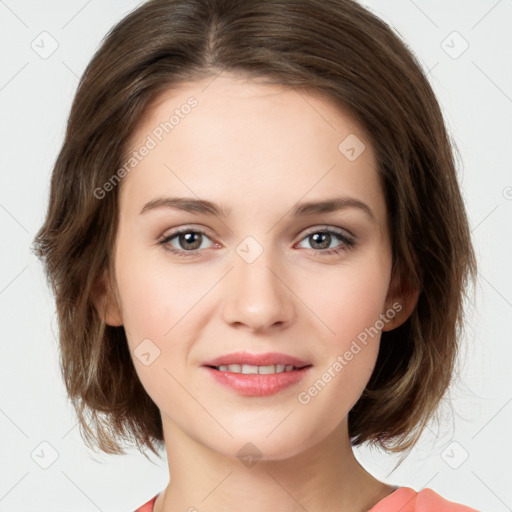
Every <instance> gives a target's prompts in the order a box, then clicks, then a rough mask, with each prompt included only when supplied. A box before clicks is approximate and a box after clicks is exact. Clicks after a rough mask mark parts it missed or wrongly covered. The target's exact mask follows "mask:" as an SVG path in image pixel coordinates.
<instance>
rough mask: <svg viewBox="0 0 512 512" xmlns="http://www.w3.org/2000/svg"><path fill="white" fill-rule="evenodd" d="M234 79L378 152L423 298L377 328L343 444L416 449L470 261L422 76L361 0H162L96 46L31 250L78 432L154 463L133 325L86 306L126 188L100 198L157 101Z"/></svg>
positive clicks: (398, 232)
mask: <svg viewBox="0 0 512 512" xmlns="http://www.w3.org/2000/svg"><path fill="white" fill-rule="evenodd" d="M224 70H226V71H231V72H236V73H241V74H244V75H246V76H248V77H252V78H257V77H259V78H264V79H265V80H266V81H267V82H268V83H275V84H281V85H285V86H290V87H293V88H295V89H296V90H304V91H308V90H309V91H316V92H319V93H321V94H324V95H325V96H326V97H328V98H330V99H332V100H334V101H335V102H336V104H338V105H339V106H340V107H342V108H343V109H344V110H345V111H347V110H348V112H350V113H351V114H352V115H353V117H354V119H355V120H357V121H358V122H359V123H360V125H361V126H362V127H363V128H364V129H365V130H366V133H367V134H368V137H369V140H370V141H371V143H372V144H373V147H374V150H375V154H376V158H377V162H378V170H379V174H380V177H381V180H382V184H383V188H384V193H385V197H386V203H387V208H388V214H389V215H388V217H389V226H390V233H391V243H392V251H393V275H394V276H395V275H398V276H399V277H400V280H401V281H400V282H401V283H402V285H403V286H404V287H405V286H416V287H418V288H419V289H420V290H421V293H420V295H419V299H418V302H417V305H416V307H415V308H414V310H413V312H412V314H411V316H410V317H409V318H408V319H407V320H406V322H405V323H403V324H402V325H400V326H399V327H397V328H396V329H394V330H392V331H388V332H383V333H382V343H381V348H380V351H379V355H378V360H377V363H376V367H375V370H374V372H373V374H372V376H371V379H370V381H369V383H368V385H367V387H366V389H365V390H364V392H363V394H362V396H361V397H360V399H359V401H358V402H357V403H356V405H355V406H354V407H353V409H352V410H351V411H350V413H349V434H350V438H351V442H352V443H353V445H357V444H361V443H363V442H366V441H368V442H370V443H372V444H377V445H379V446H381V447H383V448H384V449H386V450H391V451H396V452H399V451H404V450H406V449H410V448H412V446H414V444H415V443H416V442H417V440H418V438H419V436H420V434H421V432H422V431H423V429H424V428H425V425H426V423H427V421H428V420H429V419H430V418H431V417H432V416H433V414H434V412H435V410H436V409H437V406H438V404H439V402H440V400H441V398H442V397H443V395H444V393H445V392H446V390H447V388H448V385H449V384H450V382H451V379H452V374H453V371H454V367H455V366H454V364H455V362H456V356H457V353H458V344H459V339H460V334H461V332H460V331H461V329H462V327H463V309H462V306H463V299H464V296H465V294H466V290H467V286H468V284H469V283H468V277H472V278H473V279H474V278H475V276H476V262H475V256H474V252H473V248H472V245H471V238H470V231H469V227H468V221H467V217H466V213H465V209H464V203H463V200H462V197H461V193H460V190H459V187H458V183H457V177H456V170H455V164H454V158H453V153H452V145H451V142H450V140H449V137H448V135H447V131H446V127H445V125H444V121H443V117H442V113H441V110H440V107H439V104H438V102H437V100H436V98H435V95H434V93H433V91H432V89H431V87H430V85H429V83H428V80H427V78H426V76H425V75H424V74H423V72H422V70H421V67H420V65H419V64H418V62H417V60H416V59H415V57H414V56H413V55H412V53H411V52H410V51H409V50H408V48H407V47H406V45H405V44H404V43H403V42H402V41H401V40H400V38H399V37H397V35H395V33H394V32H393V31H392V29H390V27H389V26H388V25H386V24H385V23H384V22H383V21H382V20H380V19H379V18H377V17H376V16H374V15H373V14H372V13H370V12H369V11H367V10H366V9H364V8H363V7H362V6H361V5H359V4H358V3H356V2H355V1H353V0H263V1H258V2H250V1H247V0H152V1H149V2H147V3H145V4H143V5H142V6H140V7H139V8H137V9H136V10H135V11H133V12H131V13H130V14H128V15H127V16H126V17H125V18H124V19H123V20H121V21H120V22H119V23H118V24H117V25H116V26H114V27H113V28H112V30H111V31H110V32H109V33H108V34H107V36H106V38H105V40H104V41H103V43H102V45H101V46H100V48H99V49H98V50H97V52H96V54H95V55H94V57H93V59H92V61H91V62H90V64H89V65H88V67H87V69H86V70H85V73H84V75H83V76H82V78H81V80H80V84H79V87H78V90H77V93H76V96H75V98H74V101H73V105H72V108H71V112H70V116H69V120H68V124H67V130H66V135H65V140H64V143H63V146H62V148H61V150H60V153H59V155H58V158H57V160H56V162H55V167H54V170H53V175H52V180H51V192H50V199H49V206H48V211H47V216H46V220H45V222H44V224H43V226H42V227H41V229H40V231H39V233H38V234H37V236H36V238H35V240H34V247H35V250H36V251H37V255H38V257H40V258H41V259H42V260H44V264H45V272H46V275H47V278H48V282H49V283H50V284H51V286H52V289H53V292H54V294H55V297H56V307H57V313H58V322H59V340H60V347H61V369H62V374H63V378H64V381H65V385H66V388H67V391H68V394H69V397H70V398H71V400H72V403H73V405H74V407H75V409H76V412H77V414H78V418H79V423H80V428H81V433H82V436H83V437H84V439H85V441H86V442H87V443H88V444H89V445H90V446H92V447H94V444H96V445H97V446H99V448H100V449H101V450H103V451H105V452H107V453H125V452H124V450H123V449H122V445H121V444H120V443H119V441H120V440H128V439H129V438H130V439H133V440H134V442H135V443H136V444H137V447H138V448H139V449H140V450H141V451H143V450H142V449H143V448H144V447H149V448H150V449H151V450H152V451H153V452H154V453H157V452H156V451H155V448H154V444H156V445H158V444H160V446H161V445H162V443H163V432H162V423H161V417H160V413H159V410H158V408H157V406H156V405H155V404H154V402H153V401H152V400H151V398H150V397H149V396H148V394H147V393H146V391H145V390H144V388H143V387H142V385H141V383H140V381H139V379H138V376H137V374H136V372H135V368H134V365H133V362H132V360H131V357H130V353H129V349H128V344H127V340H126V336H125V332H124V329H123V327H122V326H121V327H113V326H110V325H105V322H104V319H103V318H102V317H101V315H99V314H98V311H97V310H96V308H95V307H94V305H93V302H92V300H91V292H92V291H93V289H94V284H95V282H96V281H97V280H98V278H99V276H100V275H101V274H102V273H103V272H104V271H105V270H106V269H109V270H110V275H111V276H112V275H114V274H113V272H112V271H113V261H112V259H113V258H112V250H111V249H112V247H113V244H114V240H115V236H116V230H117V222H118V195H119V187H114V190H112V191H111V192H109V193H107V194H106V195H105V197H104V198H103V199H101V200H99V199H98V198H97V197H96V196H95V194H94V193H93V191H94V190H95V189H97V188H98V187H102V185H103V184H105V183H106V182H107V181H108V180H109V178H111V177H112V176H113V175H114V174H115V172H116V171H117V170H118V169H119V167H120V166H121V165H122V162H123V157H124V155H125V152H126V150H127V147H128V145H129V142H130V137H131V136H132V135H133V133H134V131H135V129H136V127H137V125H138V123H139V122H140V120H141V118H142V116H143V114H144V113H145V112H146V111H147V109H148V108H149V107H150V106H151V103H152V102H153V101H154V100H155V98H156V97H157V96H158V95H159V94H160V93H162V92H163V91H165V90H168V89H170V88H172V87H173V86H178V85H179V84H182V83H184V82H187V81H195V80H198V79H202V78H206V77H210V76H211V77H212V79H213V77H214V76H215V75H216V74H217V73H219V72H221V71H224ZM340 142H341V141H340ZM404 283H405V284H404ZM407 283H408V284H407ZM88 416H90V417H88Z"/></svg>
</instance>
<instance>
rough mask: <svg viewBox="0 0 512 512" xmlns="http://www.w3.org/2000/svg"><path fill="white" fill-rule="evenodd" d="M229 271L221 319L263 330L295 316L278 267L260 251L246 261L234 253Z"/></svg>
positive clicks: (270, 256)
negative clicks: (252, 259) (252, 258)
mask: <svg viewBox="0 0 512 512" xmlns="http://www.w3.org/2000/svg"><path fill="white" fill-rule="evenodd" d="M233 259H234V265H233V267H234V268H233V270H232V271H231V272H230V273H229V275H228V276H226V277H227V279H228V281H227V284H226V290H225V291H226V297H227V299H226V301H225V303H224V308H223V317H224V321H225V322H226V323H228V324H230V325H233V326H235V327H238V328H240V327H241V326H243V327H245V328H247V329H249V330H251V331H254V332H261V331H265V330H267V329H269V328H271V327H273V326H281V328H284V327H286V326H287V325H289V324H290V323H291V322H292V320H293V318H294V315H295V312H296V311H295V305H294V301H293V298H294V295H293V293H292V292H291V291H290V289H289V288H288V286H287V283H286V281H287V280H286V276H285V275H284V274H285V273H284V271H283V270H282V267H281V266H280V265H279V264H278V263H277V262H276V261H275V258H274V259H273V258H272V255H271V254H270V252H269V251H263V253H262V254H260V255H259V256H258V257H257V258H256V259H255V260H254V261H252V262H251V263H249V262H248V261H246V260H245V259H244V258H242V257H240V256H239V255H238V254H237V253H236V252H235V253H234V257H233Z"/></svg>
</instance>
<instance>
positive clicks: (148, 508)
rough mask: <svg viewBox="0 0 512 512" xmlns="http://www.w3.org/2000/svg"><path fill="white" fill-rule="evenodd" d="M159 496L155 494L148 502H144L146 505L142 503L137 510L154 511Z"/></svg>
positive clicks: (138, 511)
mask: <svg viewBox="0 0 512 512" xmlns="http://www.w3.org/2000/svg"><path fill="white" fill-rule="evenodd" d="M157 498H158V494H157V495H156V496H153V498H151V499H150V500H149V501H148V502H147V503H144V505H141V506H140V507H139V508H137V509H135V512H152V511H153V507H154V506H155V501H156V499H157Z"/></svg>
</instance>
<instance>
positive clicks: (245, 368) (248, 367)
mask: <svg viewBox="0 0 512 512" xmlns="http://www.w3.org/2000/svg"><path fill="white" fill-rule="evenodd" d="M242 373H245V374H249V373H258V367H257V366H253V365H252V364H243V365H242Z"/></svg>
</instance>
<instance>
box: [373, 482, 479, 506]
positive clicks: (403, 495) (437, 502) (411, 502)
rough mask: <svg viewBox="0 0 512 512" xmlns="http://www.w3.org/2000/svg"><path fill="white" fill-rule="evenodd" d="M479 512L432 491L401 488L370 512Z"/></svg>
mask: <svg viewBox="0 0 512 512" xmlns="http://www.w3.org/2000/svg"><path fill="white" fill-rule="evenodd" d="M398 509H399V510H400V512H479V511H478V510H476V509H474V508H470V507H467V506H466V505H461V504H459V503H454V502H453V501H448V500H446V499H445V498H443V497H442V496H440V495H439V494H437V493H436V492H435V491H433V490H432V489H428V488H427V489H422V490H421V491H420V492H416V491H415V490H414V489H411V488H410V487H400V488H399V489H397V490H396V491H395V492H393V493H391V494H390V495H389V496H387V497H386V498H384V499H383V500H381V501H379V503H377V504H376V505H375V506H374V507H373V508H372V509H371V510H370V511H369V512H394V511H396V510H398Z"/></svg>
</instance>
